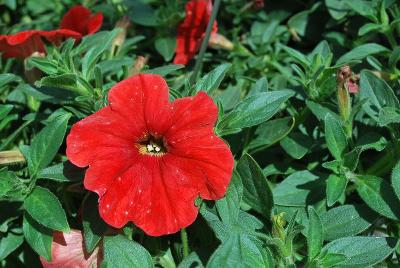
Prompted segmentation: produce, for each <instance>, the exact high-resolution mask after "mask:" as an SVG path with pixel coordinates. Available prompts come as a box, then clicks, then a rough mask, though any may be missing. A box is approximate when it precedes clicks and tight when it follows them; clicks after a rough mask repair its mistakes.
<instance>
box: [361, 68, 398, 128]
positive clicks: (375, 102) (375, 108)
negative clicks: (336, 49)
mask: <svg viewBox="0 0 400 268" xmlns="http://www.w3.org/2000/svg"><path fill="white" fill-rule="evenodd" d="M360 98H361V99H367V100H368V102H367V103H366V104H364V105H363V109H364V110H365V112H366V113H367V114H368V115H370V116H371V117H372V118H374V119H375V120H376V121H377V116H378V113H379V111H380V110H381V109H382V108H383V107H393V108H397V109H399V108H400V104H399V100H398V99H397V97H396V95H395V94H394V92H393V90H392V88H391V87H390V86H389V85H388V84H387V83H386V82H385V81H384V80H382V79H380V78H378V77H376V76H375V75H374V74H373V73H372V72H370V71H367V70H363V71H361V75H360Z"/></svg>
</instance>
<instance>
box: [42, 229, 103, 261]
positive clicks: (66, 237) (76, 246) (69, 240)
mask: <svg viewBox="0 0 400 268" xmlns="http://www.w3.org/2000/svg"><path fill="white" fill-rule="evenodd" d="M40 261H41V263H42V265H43V267H44V268H71V267H94V268H95V267H100V264H101V261H102V254H101V252H99V248H95V250H94V251H93V252H92V253H91V254H89V253H88V252H86V250H85V248H84V243H83V237H82V232H81V231H79V230H71V231H70V232H69V233H62V232H54V235H53V242H52V244H51V262H48V261H47V260H45V259H43V258H42V257H40Z"/></svg>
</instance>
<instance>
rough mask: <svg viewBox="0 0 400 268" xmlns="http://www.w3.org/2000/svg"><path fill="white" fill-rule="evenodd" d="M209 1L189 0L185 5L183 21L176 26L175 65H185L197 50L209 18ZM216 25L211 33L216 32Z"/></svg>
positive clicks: (210, 4) (215, 24)
mask: <svg viewBox="0 0 400 268" xmlns="http://www.w3.org/2000/svg"><path fill="white" fill-rule="evenodd" d="M211 11H212V3H211V0H191V1H189V2H188V3H187V4H186V17H185V20H184V21H183V22H182V23H181V24H180V25H179V26H178V37H177V39H176V51H175V53H176V55H175V58H174V63H175V64H187V63H188V62H189V61H190V60H191V59H192V58H193V57H194V56H195V55H196V52H197V51H198V50H199V48H200V45H201V42H202V40H203V38H204V33H205V32H206V29H207V24H208V21H209V20H210V17H211ZM217 30H218V29H217V23H216V22H215V23H214V25H213V29H212V33H216V32H217Z"/></svg>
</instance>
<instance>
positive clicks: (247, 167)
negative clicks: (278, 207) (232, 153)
mask: <svg viewBox="0 0 400 268" xmlns="http://www.w3.org/2000/svg"><path fill="white" fill-rule="evenodd" d="M237 172H238V173H239V174H240V178H241V179H242V183H243V200H244V201H245V202H246V203H247V204H248V205H250V206H251V207H252V208H253V209H254V210H255V211H257V212H258V213H261V214H263V215H264V216H265V217H266V218H267V219H269V218H270V217H271V210H272V207H273V205H274V200H273V196H272V192H271V189H270V187H269V185H268V182H267V180H266V178H265V177H264V174H263V173H262V170H261V168H260V167H259V166H258V164H257V162H256V161H255V160H254V159H253V158H252V157H251V156H250V155H248V154H244V155H243V156H242V157H241V158H240V160H239V162H238V164H237Z"/></svg>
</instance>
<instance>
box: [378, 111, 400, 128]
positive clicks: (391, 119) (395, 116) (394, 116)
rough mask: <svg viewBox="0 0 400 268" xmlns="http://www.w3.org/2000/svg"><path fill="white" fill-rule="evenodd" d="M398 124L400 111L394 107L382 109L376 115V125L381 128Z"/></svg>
mask: <svg viewBox="0 0 400 268" xmlns="http://www.w3.org/2000/svg"><path fill="white" fill-rule="evenodd" d="M394 123H400V111H399V109H396V108H394V107H383V108H382V110H380V111H379V114H378V124H379V126H381V127H384V126H387V125H389V124H394Z"/></svg>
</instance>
